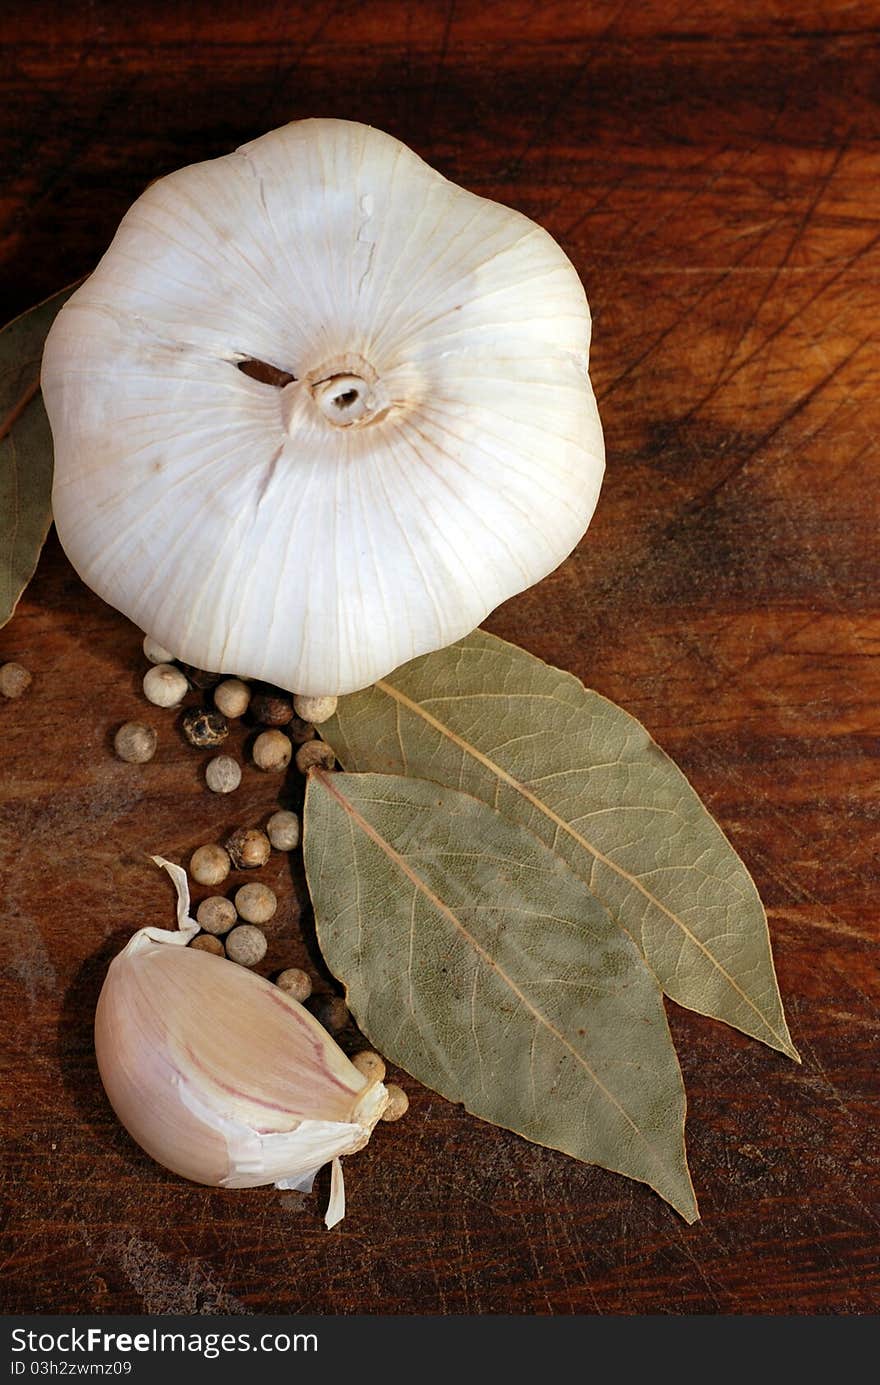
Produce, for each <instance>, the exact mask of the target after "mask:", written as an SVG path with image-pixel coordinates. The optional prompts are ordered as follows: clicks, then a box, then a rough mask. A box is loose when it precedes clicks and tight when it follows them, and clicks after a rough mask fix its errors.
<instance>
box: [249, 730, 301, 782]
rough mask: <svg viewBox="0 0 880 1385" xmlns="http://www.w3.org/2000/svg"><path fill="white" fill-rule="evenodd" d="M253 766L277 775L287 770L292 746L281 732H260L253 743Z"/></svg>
mask: <svg viewBox="0 0 880 1385" xmlns="http://www.w3.org/2000/svg"><path fill="white" fill-rule="evenodd" d="M252 753H253V757H254V764H255V765H256V766H257V768H258V769H264V770H266V771H267V772H268V773H273V772H274V773H279V772H280V771H281V770H284V769H287V766H288V765H289V764H290V757H291V755H292V754H293V746H292V745H291V744H290V741H289V740H288V739H287V737H286V736H285V734H284V732H283V731H262V732H261V733H260V735H259V736H257V739H256V740H255V741H254V747H253V752H252Z"/></svg>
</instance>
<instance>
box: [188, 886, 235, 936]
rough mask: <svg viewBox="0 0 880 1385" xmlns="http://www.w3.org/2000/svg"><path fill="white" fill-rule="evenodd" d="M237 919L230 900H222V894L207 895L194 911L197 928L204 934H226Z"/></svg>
mask: <svg viewBox="0 0 880 1385" xmlns="http://www.w3.org/2000/svg"><path fill="white" fill-rule="evenodd" d="M237 918H238V915H237V914H236V912H235V905H234V904H233V903H232V900H231V899H224V897H223V895H222V894H212V895H209V896H208V898H207V899H203V900H202V902H201V904H200V905H199V907H198V909H197V910H196V920H197V922H198V924H199V927H200V928H203V929H204V930H205V932H206V933H214V934H217V933H228V932H229V930H230V928H232V927H233V926H234V924H235V922H236V919H237Z"/></svg>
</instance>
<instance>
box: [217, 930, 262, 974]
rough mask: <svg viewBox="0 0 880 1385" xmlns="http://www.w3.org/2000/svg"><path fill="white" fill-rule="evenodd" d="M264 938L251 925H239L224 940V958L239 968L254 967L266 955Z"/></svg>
mask: <svg viewBox="0 0 880 1385" xmlns="http://www.w3.org/2000/svg"><path fill="white" fill-rule="evenodd" d="M266 946H267V944H266V937H265V934H264V933H261V932H260V930H259V928H254V926H253V924H250V923H240V924H239V925H238V927H237V928H233V930H232V932H231V933H229V934H228V935H227V938H226V956H227V957H229V958H230V959H231V961H233V962H238V964H239V966H241V967H255V966H256V965H257V963H258V962H262V960H263V958H264V957H265V955H266Z"/></svg>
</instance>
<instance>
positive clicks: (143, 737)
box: [113, 721, 159, 765]
mask: <svg viewBox="0 0 880 1385" xmlns="http://www.w3.org/2000/svg"><path fill="white" fill-rule="evenodd" d="M158 740H159V737H158V736H157V735H156V732H155V731H154V730H153V728H152V726H144V724H143V722H140V721H125V722H123V723H122V725H121V726H120V728H119V730H118V731H117V732H116V735H115V736H114V737H113V749H114V750H115V751H116V754H117V755H118V756H119V758H120V760H125V762H126V764H129V765H145V764H146V763H147V761H148V760H152V758H153V756H154V755H155V753H156V744H157V742H158Z"/></svg>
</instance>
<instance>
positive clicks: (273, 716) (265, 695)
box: [251, 692, 293, 726]
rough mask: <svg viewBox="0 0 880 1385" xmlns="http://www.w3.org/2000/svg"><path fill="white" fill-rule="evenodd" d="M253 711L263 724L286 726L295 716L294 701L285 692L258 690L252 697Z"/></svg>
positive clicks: (255, 717)
mask: <svg viewBox="0 0 880 1385" xmlns="http://www.w3.org/2000/svg"><path fill="white" fill-rule="evenodd" d="M251 712H252V713H253V715H254V719H255V720H256V721H259V722H260V723H261V724H262V725H263V726H286V725H287V723H288V722H289V721H290V720H291V718H292V717H293V703H292V702H291V700H290V698H289V697H287V696H285V694H284V693H271V692H258V693H254V695H253V697H252V698H251Z"/></svg>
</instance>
